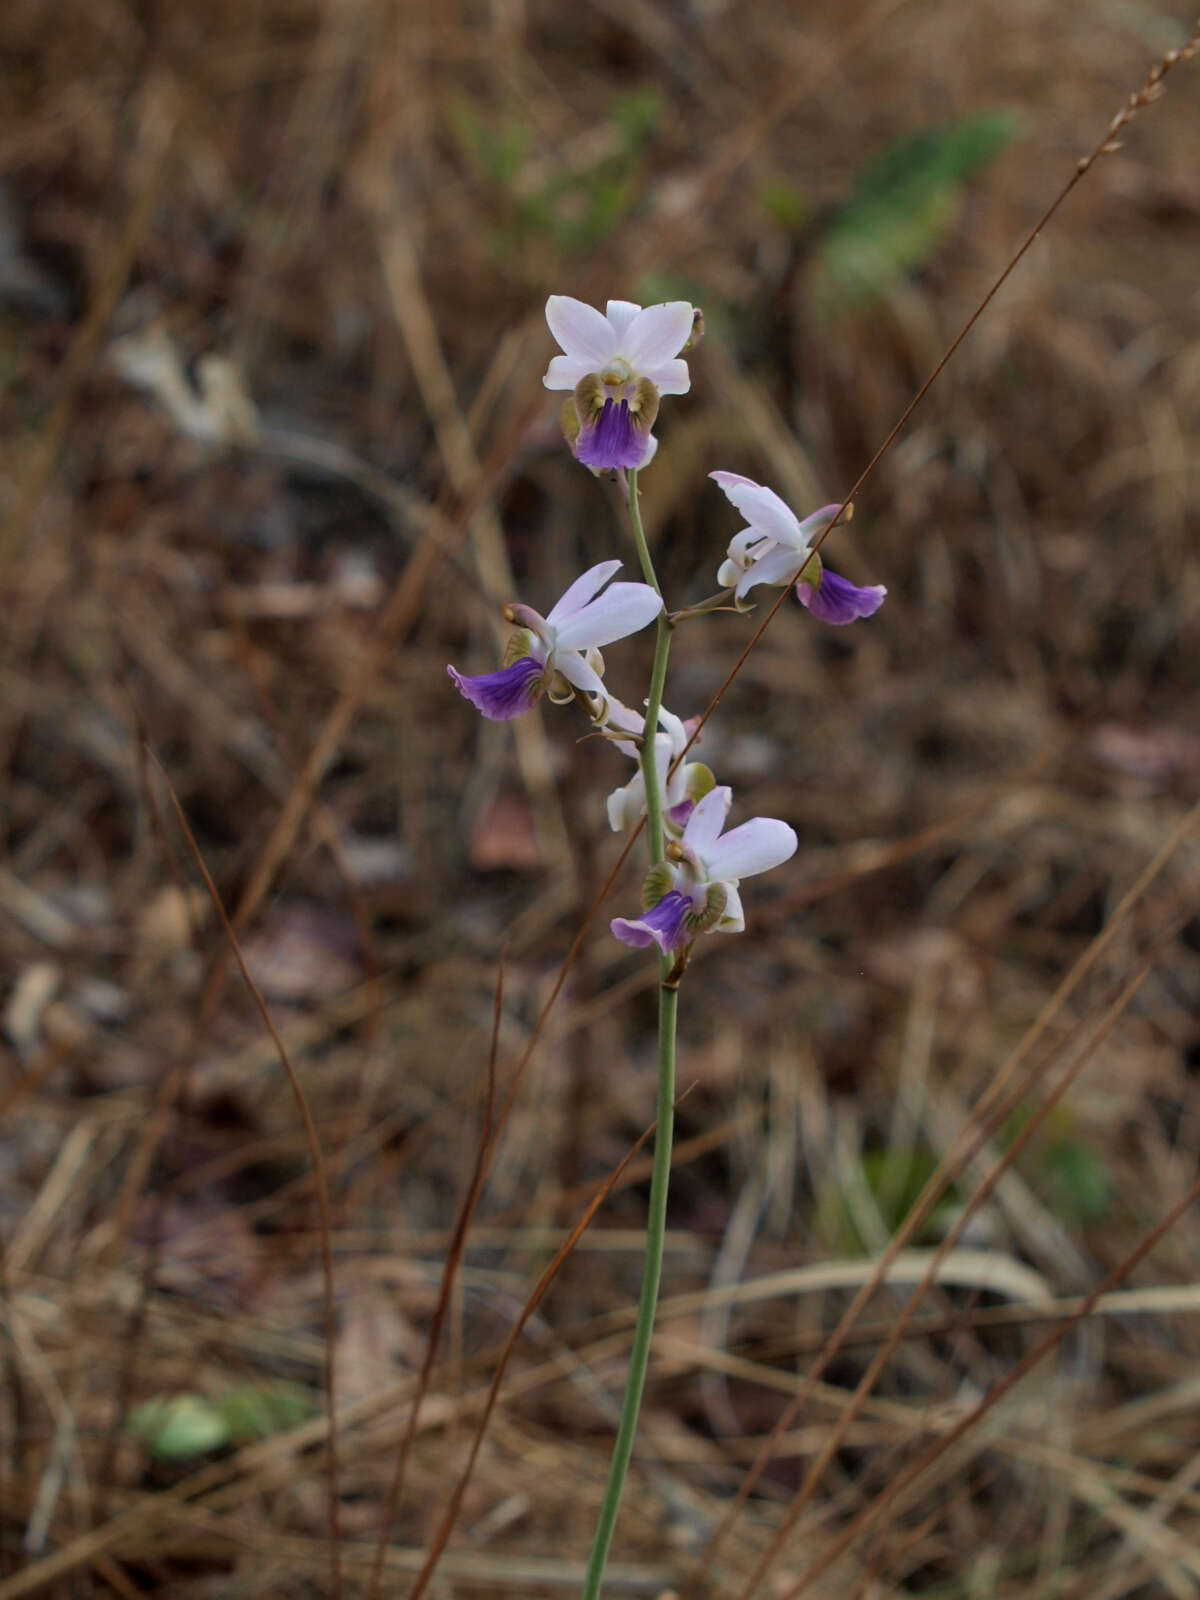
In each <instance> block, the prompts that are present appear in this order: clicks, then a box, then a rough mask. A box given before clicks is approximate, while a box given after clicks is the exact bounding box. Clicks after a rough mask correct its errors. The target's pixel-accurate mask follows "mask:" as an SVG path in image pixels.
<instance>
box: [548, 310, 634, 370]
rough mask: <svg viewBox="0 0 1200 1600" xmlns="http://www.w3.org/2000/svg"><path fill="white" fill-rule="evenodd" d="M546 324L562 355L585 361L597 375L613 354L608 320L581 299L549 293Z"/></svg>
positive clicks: (614, 339) (613, 341) (614, 340)
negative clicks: (560, 348) (559, 346)
mask: <svg viewBox="0 0 1200 1600" xmlns="http://www.w3.org/2000/svg"><path fill="white" fill-rule="evenodd" d="M546 321H547V323H548V324H549V327H550V332H551V333H552V334H553V335H554V337H555V338H556V339H557V340H558V342H559V344H560V345H561V346H562V349H563V352H564V354H566V355H568V356H574V357H575V359H576V360H578V361H586V362H588V363H589V366H588V369H587V370H588V371H589V372H598V371H599V370H600V368H601V367H602V366H603V365H604V363H605V362H606V361H607V360H608V358H609V357H610V356H611V355H613V354H615V352H616V348H617V335H616V331H615V329H614V328H613V327H612V325H611V323H610V322H609V320H608V318H607V317H605V316H603V315H602V314H601V313H600V312H599V311H597V310H596V308H595V306H588V305H584V303H583V301H582V300H573V299H572V298H571V296H570V295H568V294H552V295H551V296H550V298H549V300H547V301H546Z"/></svg>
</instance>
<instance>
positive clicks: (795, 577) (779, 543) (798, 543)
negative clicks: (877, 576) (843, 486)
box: [709, 472, 887, 627]
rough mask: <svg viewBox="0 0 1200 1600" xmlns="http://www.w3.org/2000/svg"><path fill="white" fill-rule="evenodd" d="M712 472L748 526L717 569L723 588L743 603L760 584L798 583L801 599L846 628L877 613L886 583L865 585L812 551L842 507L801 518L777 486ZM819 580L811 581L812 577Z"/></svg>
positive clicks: (732, 542) (814, 611) (822, 617)
mask: <svg viewBox="0 0 1200 1600" xmlns="http://www.w3.org/2000/svg"><path fill="white" fill-rule="evenodd" d="M709 477H710V478H711V479H712V480H713V482H714V483H715V484H716V485H717V486H718V488H720V490H721V491H722V493H723V494H724V495H725V498H726V499H727V500H728V501H729V502H730V503H731V504H732V505H734V506H736V508H737V509H738V510H739V511H740V512H741V514H742V515H743V516H744V517H745V519H746V522H747V523H748V526H747V527H745V528H743V529H742V531H741V532H740V533H737V534H735V535H734V536H733V538H732V539H731V540H730V542H729V550H728V552H727V554H726V558H725V560H724V561H723V562H722V563H721V566H720V568H719V569H718V572H717V582H718V583H719V584H720V585H721V587H722V588H723V589H732V590H733V592H734V600H735V602H736V603H738V604H740V603H741V602H742V601H743V600H744V599H745V597H746V595H747V594H748V593H749V591H750V590H751V589H753V588H754V587H755V585H756V584H759V583H769V584H772V585H774V586H775V587H777V588H779V587H783V586H785V585H787V584H790V583H795V585H796V598H797V599H798V600H799V601H800V603H801V605H803V606H806V607H807V608H808V610H809V611H811V612H812V614H813V616H814V617H816V618H817V619H818V621H820V622H828V623H832V624H833V625H834V626H835V627H840V626H842V625H844V624H845V623H847V622H855V621H857V620H858V619H859V618H860V617H870V616H873V615H874V613H875V612H876V611H878V610H879V608H880V606H881V605H882V604H883V600H884V596H885V595H886V594H887V590H886V589H885V588H884V587H883V585H882V584H872V585H869V586H868V587H866V588H859V587H858V586H857V585H856V584H853V583H850V582H849V581H848V580H847V579H846V578H840V577H839V576H838V575H837V573H836V572H830V571H829V569H828V568H827V567H824V566H823V565H822V563H821V560H820V557H819V556H816V555H814V554H812V552H811V546H812V543H813V541H814V539H816V538H818V537H819V535H820V534H822V533H824V531H825V529H826V528H828V527H829V526H830V524H831V523H832V522H833V520H834V518H835V517H836V516H837V514H838V510H839V507H838V506H836V505H833V506H822V507H821V509H820V510H819V511H814V512H813V513H812V515H811V516H808V517H805V518H804V520H803V521H801V520H800V519H799V518H798V517H797V516H796V514H795V512H794V511H792V509H791V507H790V506H788V505H786V504H785V503H784V501H783V500H781V499H780V498H779V496H778V495H777V494H776V493H775V491H774V490H773V489H768V488H766V487H764V485H763V484H761V483H755V481H754V479H753V478H743V477H742V476H741V474H740V473H737V472H710V473H709ZM810 578H811V579H812V580H813V581H811V582H810V581H808V580H809V579H810Z"/></svg>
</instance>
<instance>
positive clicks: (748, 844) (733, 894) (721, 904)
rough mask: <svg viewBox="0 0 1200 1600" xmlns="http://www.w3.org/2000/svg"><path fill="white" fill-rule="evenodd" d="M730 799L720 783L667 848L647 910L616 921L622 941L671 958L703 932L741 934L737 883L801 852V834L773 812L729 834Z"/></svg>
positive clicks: (651, 883)
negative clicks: (798, 844)
mask: <svg viewBox="0 0 1200 1600" xmlns="http://www.w3.org/2000/svg"><path fill="white" fill-rule="evenodd" d="M731 799H732V791H731V790H730V789H729V788H727V787H726V786H725V785H721V786H719V787H718V788H715V789H710V790H709V792H708V793H707V794H706V795H705V796H704V798H703V799H702V800H700V801H699V802H698V803H697V805H696V807H695V809H694V810H693V812H692V814H691V816H690V817H689V818H688V820H687V825H686V826H685V828H684V830H683V837H682V838H681V839H678V840H672V841H671V843H670V844H668V845H667V859H666V861H664V862H663V863H662V865H661V866H658V867H654V868H652V869H651V871H650V874H649V876H648V877H647V879H646V883H645V886H644V888H643V900H644V902H645V904H646V909H645V910H644V911H643V912H642V915H641V916H640V917H614V918H613V919H612V922H611V924H610V926H611V928H612V931H613V933H614V934H615V935H616V937H617V938H618V939H620V940H621V942H622V944H628V945H633V946H635V947H636V948H639V949H641V948H644V947H646V946H648V945H650V944H656V945H657V946H658V948H659V949H660V950H661V951H662V953H663V954H664V955H665V956H671V955H674V954H676V953H677V952H678V951H680V950H682V949H683V948H684V946H685V945H688V944H690V943H691V942H692V940H693V939H694V938H696V936H697V935H698V934H701V933H708V932H716V933H740V932H741V931H742V929H743V928H744V927H745V925H746V924H745V917H744V916H743V914H742V902H741V899H740V898H739V896H738V889H737V886H738V883H739V881H740V880H741V879H742V878H750V877H753V876H754V874H755V873H757V872H769V871H770V870H771V868H772V867H778V866H781V865H782V864H783V862H785V861H787V860H788V859H789V858H790V857H791V856H792V855H793V854H794V853H795V849H796V835H795V832H794V831H793V829H791V828H790V827H789V826H788V824H787V823H786V822H780V821H778V820H777V819H776V818H774V817H755V818H754V820H753V821H752V822H743V823H742V824H741V826H740V827H737V828H733V829H731V830H730V831H729V832H728V833H725V834H723V833H722V832H721V830H722V828H723V827H724V826H725V818H726V816H727V815H728V814H729V805H730V801H731Z"/></svg>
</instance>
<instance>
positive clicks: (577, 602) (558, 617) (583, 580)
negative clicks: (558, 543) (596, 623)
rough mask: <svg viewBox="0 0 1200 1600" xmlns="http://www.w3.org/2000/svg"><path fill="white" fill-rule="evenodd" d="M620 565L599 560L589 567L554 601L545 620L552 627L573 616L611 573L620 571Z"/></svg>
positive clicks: (591, 597)
mask: <svg viewBox="0 0 1200 1600" xmlns="http://www.w3.org/2000/svg"><path fill="white" fill-rule="evenodd" d="M621 566H622V563H621V562H620V561H600V562H598V563H597V564H596V565H595V566H594V567H589V568H588V569H587V571H586V572H585V573H584V574H583V575H582V576H581V577H578V578H576V579H575V582H574V583H573V584H572V585H571V587H570V588H569V589H568V590H567V591H566V593H565V594H564V595H563V596H562V598H561V600H558V601H557V602H556V603H555V605H554V606H553V608H552V609H551V612H550V615H549V616H548V617H547V618H546V621H547V622H548V623H549V624H550V626H551V627H552V628H558V627H561V625H562V624H563V623H564V622H566V620H567V618H568V617H573V616H575V614H576V613H577V612H579V611H582V610H583V608H584V606H586V605H587V604H588V603H589V601H592V600H594V599H595V598H596V596H597V595H598V594H599V593H600V591H601V589H603V587H604V585H605V584H606V583H607V582H608V580H609V579H610V578H611V577H612V576H613V574H614V573H617V572H620V570H621Z"/></svg>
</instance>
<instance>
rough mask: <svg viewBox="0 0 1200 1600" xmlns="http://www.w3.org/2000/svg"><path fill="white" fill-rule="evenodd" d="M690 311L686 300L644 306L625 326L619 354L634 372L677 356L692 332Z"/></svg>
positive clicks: (645, 369) (646, 371)
mask: <svg viewBox="0 0 1200 1600" xmlns="http://www.w3.org/2000/svg"><path fill="white" fill-rule="evenodd" d="M692 320H693V312H692V308H691V306H690V305H689V304H688V303H687V301H686V300H671V301H668V302H667V303H666V304H665V305H658V306H647V307H646V309H645V310H644V311H639V312H638V314H637V316H636V317H634V319H633V321H632V322H631V323H630V324H629V326H628V328H626V330H625V333H624V335H623V336H622V338H621V344H620V354H621V355H623V356H624V357H625V359H626V361H628V363H629V365H630V366H631V367H632V368H633V370H634V371H635V372H644V373H646V374H647V376H649V369H650V368H651V367H655V366H658V365H660V364H661V363H662V362H664V361H670V360H671V358H672V357H673V356H677V355H678V354H679V352H680V351H681V350H682V349H683V347H684V345H685V344H686V343H687V342H688V340H689V339H690V338H691V336H692Z"/></svg>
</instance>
